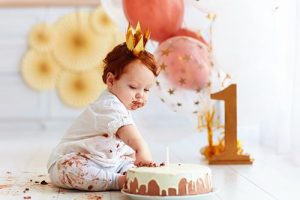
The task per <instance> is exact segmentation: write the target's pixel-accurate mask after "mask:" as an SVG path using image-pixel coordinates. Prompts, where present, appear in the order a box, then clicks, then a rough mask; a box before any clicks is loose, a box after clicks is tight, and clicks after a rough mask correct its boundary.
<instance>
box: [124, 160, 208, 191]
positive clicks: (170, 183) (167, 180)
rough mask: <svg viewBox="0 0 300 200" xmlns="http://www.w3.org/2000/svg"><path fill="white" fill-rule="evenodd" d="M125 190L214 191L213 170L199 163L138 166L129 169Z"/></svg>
mask: <svg viewBox="0 0 300 200" xmlns="http://www.w3.org/2000/svg"><path fill="white" fill-rule="evenodd" d="M124 192H127V193H131V194H139V195H149V196H183V195H198V194H204V193H209V192H212V180H211V170H210V169H209V168H208V167H206V166H202V165H197V164H169V165H164V166H159V167H137V168H132V169H129V170H128V171H127V181H126V184H125V187H124Z"/></svg>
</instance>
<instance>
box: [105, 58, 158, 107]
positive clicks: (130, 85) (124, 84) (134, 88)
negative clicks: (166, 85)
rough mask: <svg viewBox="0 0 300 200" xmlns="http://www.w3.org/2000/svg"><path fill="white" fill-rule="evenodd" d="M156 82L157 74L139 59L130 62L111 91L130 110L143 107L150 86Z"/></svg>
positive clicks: (115, 81)
mask: <svg viewBox="0 0 300 200" xmlns="http://www.w3.org/2000/svg"><path fill="white" fill-rule="evenodd" d="M154 83H155V76H154V74H153V73H152V71H150V70H149V69H148V68H147V67H146V66H145V65H144V64H143V63H142V62H140V61H139V60H136V61H133V62H131V63H129V64H128V65H127V66H126V67H125V69H124V72H123V74H122V75H121V77H120V78H119V79H118V80H114V83H113V85H112V86H111V88H110V91H111V92H112V93H113V94H115V95H116V96H117V97H118V98H119V100H120V101H121V102H122V103H123V104H124V105H125V107H126V108H127V109H129V110H136V109H138V108H140V107H143V106H144V105H145V104H146V102H147V100H148V94H149V90H150V88H151V87H152V86H153V85H154Z"/></svg>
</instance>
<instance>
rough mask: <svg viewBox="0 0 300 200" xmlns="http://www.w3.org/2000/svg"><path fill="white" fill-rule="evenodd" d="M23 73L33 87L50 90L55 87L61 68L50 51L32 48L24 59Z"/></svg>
mask: <svg viewBox="0 0 300 200" xmlns="http://www.w3.org/2000/svg"><path fill="white" fill-rule="evenodd" d="M21 73H22V76H23V79H24V80H25V82H26V83H27V84H28V85H29V86H31V87H32V88H33V89H36V90H49V89H52V88H54V87H55V84H56V81H57V78H58V76H59V73H60V68H59V66H58V64H57V63H56V62H55V60H54V59H53V57H52V56H51V55H50V54H49V53H42V52H36V51H34V50H30V51H28V52H27V53H26V54H25V56H24V58H23V60H22V67H21Z"/></svg>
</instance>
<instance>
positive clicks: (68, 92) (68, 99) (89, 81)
mask: <svg viewBox="0 0 300 200" xmlns="http://www.w3.org/2000/svg"><path fill="white" fill-rule="evenodd" d="M105 88H106V85H105V84H104V83H103V81H102V79H101V74H100V73H99V70H98V69H95V70H91V71H88V72H80V73H72V72H68V71H64V72H63V73H62V74H61V76H60V79H59V81H58V88H57V89H58V93H59V96H60V98H61V100H62V101H63V102H64V103H65V104H67V105H69V106H72V107H77V108H80V107H84V106H86V105H87V104H89V103H91V102H93V101H94V100H95V99H96V98H97V97H98V96H99V94H100V93H101V92H102V91H103V90H104V89H105Z"/></svg>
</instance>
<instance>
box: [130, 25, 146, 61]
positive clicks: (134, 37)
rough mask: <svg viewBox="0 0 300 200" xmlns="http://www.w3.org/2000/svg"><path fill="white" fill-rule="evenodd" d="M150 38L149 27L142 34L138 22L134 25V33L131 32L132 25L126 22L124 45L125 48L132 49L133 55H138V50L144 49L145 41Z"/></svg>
mask: <svg viewBox="0 0 300 200" xmlns="http://www.w3.org/2000/svg"><path fill="white" fill-rule="evenodd" d="M149 38H150V31H149V29H148V30H147V31H146V33H145V34H144V35H143V33H142V30H141V26H140V23H139V22H138V23H137V25H136V27H135V33H134V34H133V27H132V26H130V24H128V28H127V33H126V45H127V48H128V49H129V50H130V51H132V53H133V54H134V55H135V56H138V55H139V54H140V52H142V51H144V50H145V46H146V43H147V41H148V39H149Z"/></svg>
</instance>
